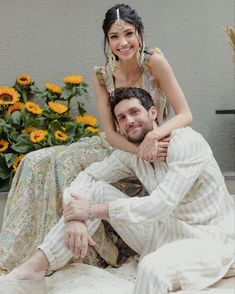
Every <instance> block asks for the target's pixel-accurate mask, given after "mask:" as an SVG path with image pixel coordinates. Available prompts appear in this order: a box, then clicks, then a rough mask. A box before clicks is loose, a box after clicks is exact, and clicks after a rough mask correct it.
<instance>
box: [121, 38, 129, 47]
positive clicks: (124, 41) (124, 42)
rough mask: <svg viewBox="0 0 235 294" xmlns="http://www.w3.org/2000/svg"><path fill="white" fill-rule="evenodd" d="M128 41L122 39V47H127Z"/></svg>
mask: <svg viewBox="0 0 235 294" xmlns="http://www.w3.org/2000/svg"><path fill="white" fill-rule="evenodd" d="M127 43H128V42H127V39H126V38H125V37H123V38H121V45H122V46H125V45H127Z"/></svg>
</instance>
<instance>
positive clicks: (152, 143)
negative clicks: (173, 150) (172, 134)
mask: <svg viewBox="0 0 235 294" xmlns="http://www.w3.org/2000/svg"><path fill="white" fill-rule="evenodd" d="M169 141H170V139H169V137H166V138H163V139H161V140H160V141H158V136H157V135H156V133H155V131H151V132H149V133H148V134H146V136H145V138H144V140H143V141H142V143H141V144H140V145H139V152H138V156H139V157H140V158H141V159H143V160H147V161H150V162H154V161H156V160H165V159H166V156H167V148H168V145H169Z"/></svg>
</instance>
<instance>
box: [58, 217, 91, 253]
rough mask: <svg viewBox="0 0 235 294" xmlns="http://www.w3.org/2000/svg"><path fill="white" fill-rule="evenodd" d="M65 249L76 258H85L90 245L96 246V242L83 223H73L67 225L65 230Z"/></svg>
mask: <svg viewBox="0 0 235 294" xmlns="http://www.w3.org/2000/svg"><path fill="white" fill-rule="evenodd" d="M64 243H65V247H66V248H67V249H69V250H71V252H72V253H73V255H74V256H75V258H84V257H85V256H86V253H87V249H88V244H89V245H91V246H94V245H95V242H94V240H93V239H92V238H91V237H90V235H89V234H88V232H87V227H86V225H85V224H84V223H83V222H78V221H71V222H68V223H66V224H65V230H64Z"/></svg>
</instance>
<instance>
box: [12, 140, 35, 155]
mask: <svg viewBox="0 0 235 294" xmlns="http://www.w3.org/2000/svg"><path fill="white" fill-rule="evenodd" d="M11 148H12V149H13V150H15V151H16V152H18V153H28V152H30V151H32V150H33V146H32V143H30V142H28V140H22V141H20V142H18V143H16V144H12V145H11Z"/></svg>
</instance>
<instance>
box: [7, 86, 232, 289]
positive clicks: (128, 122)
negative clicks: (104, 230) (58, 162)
mask: <svg viewBox="0 0 235 294" xmlns="http://www.w3.org/2000/svg"><path fill="white" fill-rule="evenodd" d="M110 103H111V110H112V113H113V115H114V117H115V119H116V122H117V124H118V126H119V129H120V132H121V134H122V135H123V136H125V137H126V138H127V139H128V140H130V141H132V142H135V143H137V144H138V143H140V142H141V141H142V140H143V138H144V137H145V136H146V135H147V134H150V133H151V132H152V131H153V129H154V128H157V124H156V122H155V120H156V119H157V110H156V108H155V107H154V104H153V101H152V99H151V97H150V95H149V94H148V93H147V92H146V91H144V90H143V89H139V88H120V89H117V90H116V91H115V94H114V96H113V97H111V102H110ZM130 175H136V176H137V177H138V178H139V180H140V181H141V182H142V184H143V185H144V187H145V188H146V190H147V191H148V193H149V195H148V196H146V197H142V198H138V197H134V198H128V197H127V196H126V195H125V194H123V193H122V192H120V191H119V190H117V189H116V188H114V187H113V186H111V185H110V184H109V183H112V182H116V181H117V180H119V179H122V178H126V177H128V176H130ZM64 201H65V203H66V204H65V206H64V218H62V219H61V220H60V221H59V223H58V224H57V225H56V226H55V227H54V228H53V229H52V231H51V232H50V233H49V234H48V235H47V236H46V238H45V241H44V242H43V244H42V245H40V246H39V249H40V250H38V252H37V253H36V254H35V255H34V256H33V257H32V258H30V259H29V260H28V261H27V262H26V263H25V264H23V265H22V266H21V267H19V268H18V269H17V271H13V272H12V274H11V273H10V275H9V276H12V277H16V278H18V279H25V278H27V279H29V278H39V277H42V276H44V274H45V270H46V269H48V268H50V269H52V270H54V269H58V268H60V267H62V266H63V265H64V264H65V263H66V262H67V261H68V260H69V259H70V258H71V257H72V255H75V256H76V257H84V256H85V254H86V250H87V244H88V243H89V244H91V245H94V241H93V240H92V238H91V237H90V235H92V234H93V233H94V232H95V230H96V229H97V227H98V225H99V222H100V219H107V220H109V221H110V223H111V225H112V226H113V227H114V229H115V230H116V231H117V232H118V234H119V235H120V236H121V237H122V238H123V240H124V241H125V242H126V243H127V244H128V245H129V246H130V247H131V248H132V249H134V250H135V251H136V252H137V253H139V254H140V255H141V261H140V265H139V270H138V275H137V281H136V285H135V290H134V293H135V294H143V293H146V294H147V293H148V294H154V293H158V294H165V293H168V291H174V290H177V289H181V288H182V289H193V290H198V289H201V288H204V287H207V286H208V285H210V284H212V283H214V282H216V281H217V280H219V279H220V278H222V277H223V276H224V275H225V274H226V272H227V271H228V269H229V268H230V266H231V265H232V263H233V258H234V257H233V247H234V246H233V245H234V243H233V242H234V228H232V224H233V222H232V221H231V222H230V223H229V220H232V219H233V205H234V204H233V200H232V198H231V196H230V195H229V193H228V192H227V189H226V187H225V184H224V180H223V177H222V174H221V172H220V169H219V167H218V165H217V163H216V161H215V159H214V157H213V154H212V151H211V149H210V147H209V145H208V144H207V142H206V141H205V140H204V139H203V137H202V136H201V135H200V134H198V133H196V132H195V131H193V130H192V129H191V128H189V127H187V128H182V129H177V130H175V131H174V132H172V134H171V139H170V144H169V147H168V154H167V159H166V162H153V163H150V162H147V161H143V160H140V159H139V158H138V157H137V156H136V155H135V154H130V153H127V152H124V151H120V150H115V151H114V152H113V153H112V155H111V156H110V157H109V158H106V159H105V160H104V161H102V162H99V163H94V164H92V165H91V166H90V167H88V168H87V169H86V170H85V171H83V172H81V173H79V175H78V176H77V178H76V179H75V180H74V181H73V183H72V184H71V186H70V187H68V188H67V189H65V191H64ZM226 222H227V224H229V226H227V227H226V225H225V223H226ZM88 232H89V233H88ZM64 239H65V245H66V246H64V243H63V240H64Z"/></svg>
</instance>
